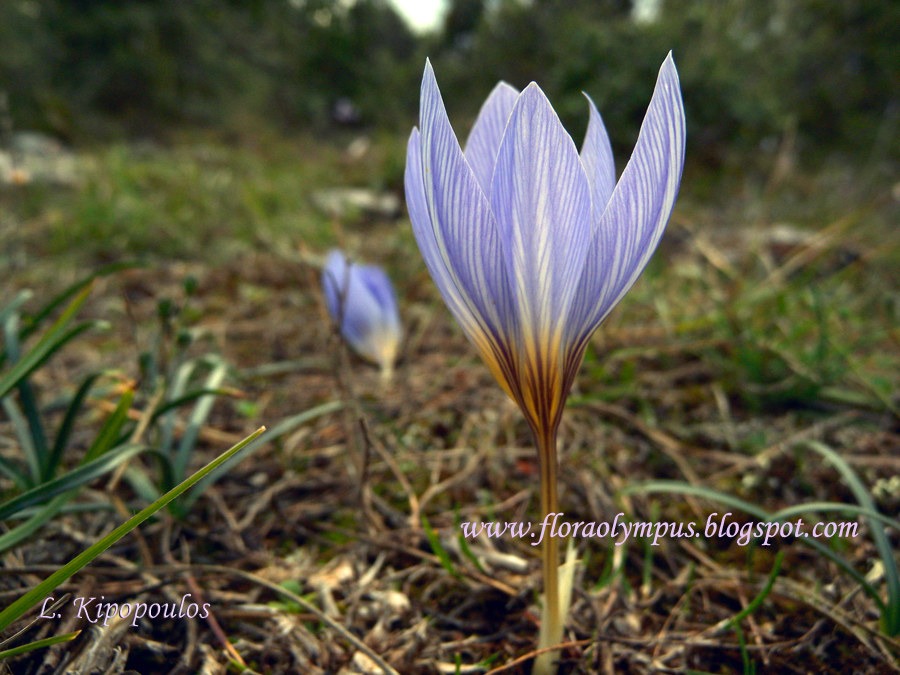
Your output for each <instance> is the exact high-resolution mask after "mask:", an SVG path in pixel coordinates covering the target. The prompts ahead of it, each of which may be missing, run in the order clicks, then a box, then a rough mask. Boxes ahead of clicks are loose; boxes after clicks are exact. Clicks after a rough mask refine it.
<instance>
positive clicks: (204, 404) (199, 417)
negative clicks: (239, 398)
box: [174, 359, 228, 480]
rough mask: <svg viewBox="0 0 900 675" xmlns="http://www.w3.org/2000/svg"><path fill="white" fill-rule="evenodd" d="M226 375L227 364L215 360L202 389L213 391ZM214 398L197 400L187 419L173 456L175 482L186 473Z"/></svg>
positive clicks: (205, 396)
mask: <svg viewBox="0 0 900 675" xmlns="http://www.w3.org/2000/svg"><path fill="white" fill-rule="evenodd" d="M227 373H228V364H226V363H225V362H224V361H221V360H218V359H216V360H215V367H214V368H213V369H212V372H210V374H209V375H208V376H207V378H206V382H204V383H203V388H204V389H206V390H215V389H218V387H219V386H220V385H221V384H222V381H223V380H224V379H225V375H226V374H227ZM215 401H216V397H215V396H213V395H211V394H204V395H203V396H200V397H199V398H198V399H197V403H196V405H195V406H194V409H193V410H192V411H191V415H190V417H188V424H187V428H186V429H185V431H184V435H183V436H182V437H181V442H180V443H179V444H178V451H177V452H176V454H175V461H174V465H175V476H176V480H180V479H181V477H182V476H184V475H185V474H186V473H187V468H188V462H190V460H191V453H192V452H193V450H194V447H195V446H196V444H197V437H198V436H199V435H200V429H202V428H203V425H204V424H206V420H207V418H208V417H209V413H210V412H212V407H213V403H215Z"/></svg>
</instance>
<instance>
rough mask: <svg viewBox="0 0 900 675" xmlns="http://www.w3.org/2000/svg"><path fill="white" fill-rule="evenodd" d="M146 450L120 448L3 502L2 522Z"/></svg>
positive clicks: (0, 506) (0, 507)
mask: <svg viewBox="0 0 900 675" xmlns="http://www.w3.org/2000/svg"><path fill="white" fill-rule="evenodd" d="M146 449H147V448H146V447H145V446H143V445H122V446H119V447H118V448H116V449H115V450H113V451H112V452H108V453H106V454H104V455H102V456H101V457H98V458H96V459H94V460H92V461H90V462H86V463H85V464H82V465H80V466H79V467H78V468H76V469H73V470H72V471H69V472H68V473H66V474H64V475H62V476H59V477H58V478H54V479H53V480H51V481H48V482H46V483H44V484H43V485H39V486H37V487H34V488H32V489H30V490H28V491H27V492H25V493H23V494H20V495H18V496H17V497H14V498H13V499H10V500H9V501H6V502H3V503H2V504H0V521H2V520H5V519H6V518H9V517H10V516H11V515H13V514H15V513H18V512H19V511H21V510H22V509H24V508H27V507H29V506H33V505H34V504H42V503H44V502H46V501H47V500H48V499H52V498H53V497H55V496H56V495H59V494H62V493H63V492H67V491H68V490H72V489H75V488H77V487H80V486H82V485H84V484H86V483H89V482H90V481H92V480H94V479H95V478H97V477H98V476H102V475H103V474H104V473H107V472H108V471H110V470H112V469H114V468H115V467H117V466H118V465H119V464H121V463H122V462H124V461H127V460H129V459H131V458H132V457H134V456H135V455H137V454H138V453H140V452H142V451H144V450H146Z"/></svg>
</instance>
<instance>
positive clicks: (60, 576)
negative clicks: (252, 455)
mask: <svg viewBox="0 0 900 675" xmlns="http://www.w3.org/2000/svg"><path fill="white" fill-rule="evenodd" d="M264 431H265V427H262V428H260V429H257V430H256V431H255V432H254V433H252V434H250V435H249V436H247V438H245V439H244V440H242V441H241V442H240V443H237V444H236V445H234V446H232V447H231V448H230V449H228V450H226V451H225V452H223V453H222V454H221V455H219V456H218V457H217V458H216V459H214V460H213V461H212V462H210V463H209V464H207V465H206V466H205V467H203V468H202V469H200V470H199V471H197V472H196V473H195V474H193V475H192V476H191V477H190V478H188V479H186V480H185V481H183V482H182V483H181V484H179V485H177V486H176V487H174V488H172V489H171V490H169V491H168V492H167V493H166V494H164V495H163V496H162V497H160V498H159V499H157V500H156V501H155V502H153V503H152V504H150V505H149V506H147V507H146V508H144V509H142V510H141V511H139V512H138V513H136V514H135V515H134V516H132V517H131V518H129V519H128V520H126V521H125V522H124V523H122V524H121V525H119V526H118V527H117V528H115V529H114V530H113V531H112V532H110V533H109V534H107V535H106V536H105V537H103V538H102V539H100V541H98V542H97V543H95V544H93V545H92V546H90V547H88V548H87V549H85V550H84V551H82V552H81V553H79V554H78V555H77V556H75V557H74V558H72V560H70V561H69V562H68V563H66V564H65V565H63V566H62V567H60V568H59V569H58V570H56V571H55V572H53V573H52V574H50V576H48V577H47V578H46V579H44V580H43V581H41V582H40V583H39V584H37V585H36V586H35V587H34V588H32V589H31V590H29V591H28V592H27V593H25V594H24V595H23V596H22V597H20V598H18V599H17V600H15V601H14V602H13V603H12V604H10V605H9V606H8V607H7V608H6V609H4V610H3V611H0V630H4V629H5V628H6V627H7V626H9V625H10V624H11V623H12V622H13V621H16V620H17V619H18V618H20V617H21V616H22V615H23V614H25V612H27V611H28V610H29V609H31V608H32V607H34V605H36V604H37V603H38V602H40V601H41V599H42V598H46V597H47V596H48V595H49V594H50V593H51V592H52V591H53V590H54V589H55V588H56V587H57V586H59V585H60V584H61V583H63V582H64V581H65V580H66V579H68V578H69V577H71V576H72V575H73V574H75V573H76V572H78V571H79V570H80V569H82V568H83V567H85V566H86V565H88V564H89V563H90V562H91V561H92V560H94V559H95V558H96V557H97V556H99V555H100V554H101V553H103V552H104V551H106V550H107V549H108V548H109V547H110V546H112V545H113V544H115V543H116V542H117V541H119V540H120V539H121V538H122V537H124V536H125V535H126V534H128V533H129V532H131V531H132V530H133V529H134V528H136V527H137V526H138V525H140V524H141V523H143V522H144V521H145V520H147V519H148V518H150V517H151V516H152V515H153V514H154V513H156V512H157V511H159V510H160V509H162V508H164V507H165V506H166V505H167V504H169V503H170V502H172V501H173V500H174V499H177V498H178V497H179V496H180V495H182V494H184V493H185V492H187V491H188V490H189V489H190V488H192V487H193V486H194V485H196V484H197V483H198V482H200V480H202V479H203V478H204V477H205V476H207V475H208V474H209V473H211V472H212V471H214V470H215V469H216V468H218V467H219V466H222V465H223V464H225V463H226V462H227V461H228V460H230V459H231V458H233V457H234V456H236V455H237V454H238V453H239V452H241V450H243V449H245V448H246V447H247V446H249V445H250V444H251V443H252V442H253V441H254V440H256V439H258V438H259V437H260V436H261V435H262V434H263V432H264Z"/></svg>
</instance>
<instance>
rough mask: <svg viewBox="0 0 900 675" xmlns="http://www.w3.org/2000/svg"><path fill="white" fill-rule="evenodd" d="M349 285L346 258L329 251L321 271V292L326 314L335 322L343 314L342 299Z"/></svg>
mask: <svg viewBox="0 0 900 675" xmlns="http://www.w3.org/2000/svg"><path fill="white" fill-rule="evenodd" d="M349 285H350V266H349V265H348V263H347V258H346V257H345V256H344V254H343V253H341V252H340V251H338V250H333V251H330V252H329V253H328V257H327V258H326V259H325V266H324V267H323V269H322V290H323V291H324V293H325V305H326V307H327V308H328V313H329V314H330V315H331V318H332V319H334V320H335V321H337V320H338V317H339V316H341V315H342V314H343V309H342V304H343V297H344V296H345V295H346V289H347V288H348V287H349Z"/></svg>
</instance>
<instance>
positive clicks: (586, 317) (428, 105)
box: [405, 54, 685, 672]
mask: <svg viewBox="0 0 900 675" xmlns="http://www.w3.org/2000/svg"><path fill="white" fill-rule="evenodd" d="M587 103H588V110H589V115H590V121H589V124H588V129H587V134H586V137H585V140H584V143H583V145H582V147H581V152H580V153H579V152H578V150H577V149H576V147H575V143H574V142H573V141H572V138H571V137H570V136H569V135H568V134H567V133H566V131H565V129H564V128H563V126H562V124H561V122H560V120H559V118H558V116H557V115H556V113H555V111H554V110H553V107H552V106H551V105H550V102H549V101H548V100H547V97H546V96H545V95H544V93H543V92H542V91H541V89H540V88H539V87H538V86H537V84H535V83H531V84H529V85H528V86H527V87H526V88H525V89H524V90H523V91H521V92H519V91H517V90H516V89H515V88H513V87H511V86H510V85H508V84H506V83H503V82H501V83H500V84H498V85H497V86H496V87H495V88H494V90H493V91H492V92H491V94H490V95H489V96H488V98H487V100H486V101H485V103H484V105H483V106H482V108H481V112H480V113H479V115H478V117H477V119H476V121H475V125H474V127H473V128H472V131H471V133H470V134H469V138H468V142H467V144H466V147H465V150H463V149H462V148H461V147H460V145H459V142H458V140H457V137H456V134H455V133H454V131H453V129H452V127H451V126H450V121H449V120H448V118H447V112H446V110H445V108H444V103H443V100H442V99H441V94H440V91H439V90H438V85H437V81H436V79H435V75H434V71H433V69H432V67H431V64H430V63H426V66H425V74H424V77H423V79H422V90H421V99H420V111H419V127H418V128H417V129H413V131H412V134H411V136H410V139H409V145H408V148H407V162H406V175H405V183H406V201H407V206H408V208H409V213H410V219H411V220H412V226H413V232H414V234H415V237H416V241H417V242H418V245H419V249H420V250H421V252H422V256H423V257H424V259H425V264H426V265H427V267H428V270H429V272H430V273H431V276H432V278H433V279H434V282H435V284H436V285H437V287H438V289H439V290H440V292H441V295H442V296H443V298H444V301H445V302H446V303H447V306H448V308H449V309H450V311H451V312H452V314H453V315H454V317H455V318H456V320H457V321H458V323H459V325H460V326H461V327H462V329H463V331H464V332H465V333H466V335H467V336H468V338H469V340H470V341H471V342H472V343H473V344H474V345H475V347H476V348H477V350H478V352H479V353H480V354H481V357H482V359H483V360H484V362H485V363H486V364H487V366H488V368H489V369H490V371H491V372H492V373H493V375H494V377H495V378H496V379H497V381H498V382H499V383H500V385H501V386H502V387H503V388H504V389H505V390H506V392H507V393H508V394H509V395H510V396H511V397H512V399H513V400H514V401H515V402H516V403H517V404H518V405H519V407H520V408H521V409H522V412H523V413H524V415H525V417H526V419H527V420H528V423H529V425H530V427H531V430H532V432H533V434H534V437H535V441H536V445H537V447H538V454H539V457H540V464H541V506H542V509H543V511H544V513H545V514H546V513H551V512H556V511H557V510H558V509H557V508H556V507H557V497H556V434H557V429H558V427H559V422H560V418H561V416H562V410H563V406H564V404H565V399H566V396H567V395H568V393H569V390H570V388H571V386H572V382H573V380H574V378H575V375H576V373H577V371H578V368H579V366H580V365H581V361H582V359H583V357H584V352H585V349H586V348H587V345H588V341H589V340H590V337H591V335H592V334H593V332H594V331H595V330H596V328H597V327H598V326H599V325H600V323H601V322H602V321H603V319H604V318H606V316H607V315H608V314H609V312H610V311H611V310H612V308H613V307H614V306H615V305H616V303H618V302H619V300H621V298H622V297H623V296H624V295H625V293H626V292H627V291H628V289H629V288H630V287H631V285H632V284H633V283H634V282H635V281H636V280H637V278H638V277H639V276H640V274H641V272H642V271H643V269H644V267H645V266H646V265H647V262H648V261H649V260H650V256H651V255H652V254H653V251H654V249H655V248H656V245H657V244H658V243H659V240H660V237H661V236H662V233H663V230H664V229H665V225H666V222H667V221H668V219H669V215H670V213H671V211H672V206H673V204H674V202H675V197H676V195H677V193H678V186H679V183H680V181H681V170H682V165H683V162H684V142H685V125H684V110H683V107H682V101H681V91H680V86H679V83H678V73H677V72H676V70H675V64H674V62H673V61H672V56H671V54H669V56H668V57H667V58H666V60H665V61H664V63H663V64H662V67H661V68H660V71H659V77H658V79H657V82H656V89H655V91H654V93H653V97H652V98H651V100H650V105H649V108H648V110H647V113H646V116H645V117H644V122H643V125H642V127H641V131H640V134H639V136H638V140H637V144H636V146H635V149H634V152H633V153H632V156H631V159H630V160H629V162H628V164H627V166H626V167H625V170H624V171H623V173H622V175H621V177H620V178H619V180H618V182H617V181H616V173H615V167H614V164H613V156H612V148H611V147H610V143H609V138H608V136H607V134H606V130H605V128H604V126H603V122H602V120H601V118H600V114H599V113H598V112H597V109H596V108H595V106H594V104H593V102H592V101H591V100H590V99H589V98H588V100H587ZM544 546H545V548H544V586H545V603H544V619H543V621H542V634H543V632H544V630H545V629H546V630H547V631H549V633H550V635H549V637H547V636H543V637H542V642H543V643H544V644H555V643H557V642H558V641H559V639H560V637H561V635H562V619H561V618H560V617H559V616H558V611H557V610H558V606H557V605H558V589H557V577H556V565H557V560H558V552H557V548H556V543H555V542H554V541H553V539H552V538H549V537H548V538H547V539H546V540H545V542H544ZM548 608H549V609H548ZM562 618H564V616H563V617H562ZM548 624H550V625H548ZM537 669H538V664H536V667H535V671H536V672H537ZM542 670H543V669H542ZM547 672H549V671H547Z"/></svg>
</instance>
